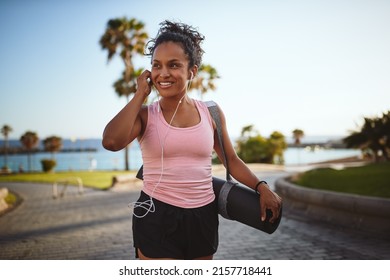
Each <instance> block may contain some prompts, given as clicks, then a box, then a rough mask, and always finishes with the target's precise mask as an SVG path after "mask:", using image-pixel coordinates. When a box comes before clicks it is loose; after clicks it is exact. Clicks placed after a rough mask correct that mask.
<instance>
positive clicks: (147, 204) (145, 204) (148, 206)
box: [128, 95, 185, 218]
mask: <svg viewBox="0 0 390 280" xmlns="http://www.w3.org/2000/svg"><path fill="white" fill-rule="evenodd" d="M184 97H185V95H183V97H182V98H181V99H180V100H179V102H178V103H177V106H176V109H175V111H174V113H173V115H172V118H171V120H170V121H169V125H168V127H167V130H166V131H165V135H164V138H163V139H162V140H163V141H161V137H160V133H159V130H158V126H157V121H158V116H159V112H160V100H158V102H157V103H158V104H157V106H158V107H157V112H158V114H155V119H156V121H155V123H156V130H157V136H158V139H159V142H160V146H161V173H160V177H159V179H158V181H157V183H156V185H155V186H154V188H153V191H152V194H151V195H150V196H149V199H147V200H145V201H142V202H132V203H129V205H128V206H129V207H130V208H131V207H132V208H133V215H134V216H135V217H137V218H143V217H145V216H146V215H147V214H148V213H154V212H155V211H156V208H155V205H154V202H153V194H154V191H155V190H156V189H157V187H158V186H159V185H160V183H161V180H162V178H163V174H164V145H165V140H166V139H167V136H168V132H169V130H170V129H171V128H172V122H173V119H174V118H175V116H176V113H177V111H178V110H179V106H180V104H181V103H182V100H183V98H184ZM136 208H142V209H144V210H145V211H146V212H145V213H144V214H143V215H138V214H135V211H134V210H135V209H136Z"/></svg>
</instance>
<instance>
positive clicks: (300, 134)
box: [292, 128, 305, 146]
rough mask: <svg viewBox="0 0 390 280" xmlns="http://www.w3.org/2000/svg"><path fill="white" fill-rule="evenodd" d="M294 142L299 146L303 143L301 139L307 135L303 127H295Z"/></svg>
mask: <svg viewBox="0 0 390 280" xmlns="http://www.w3.org/2000/svg"><path fill="white" fill-rule="evenodd" d="M292 134H293V138H294V144H295V145H297V146H299V145H300V144H301V139H302V138H303V137H304V136H305V133H304V132H303V130H302V129H298V128H297V129H294V130H293V132H292Z"/></svg>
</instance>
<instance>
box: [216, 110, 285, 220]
mask: <svg viewBox="0 0 390 280" xmlns="http://www.w3.org/2000/svg"><path fill="white" fill-rule="evenodd" d="M218 109H219V113H220V116H221V126H222V138H223V143H224V148H225V154H226V158H227V162H228V166H229V171H230V174H231V175H232V176H233V177H234V178H235V179H236V180H237V181H239V182H240V183H242V184H244V185H246V186H248V187H250V188H252V189H255V187H256V184H257V183H258V182H259V181H260V180H259V179H258V178H257V176H256V175H255V174H254V173H253V172H252V171H251V170H250V169H249V168H248V167H247V166H246V164H245V163H244V162H243V161H242V160H241V159H240V158H239V157H238V156H237V153H236V151H235V150H234V147H233V145H232V142H231V141H230V137H229V134H228V132H227V128H226V119H225V116H224V114H223V112H222V110H221V109H220V108H219V107H218ZM214 139H215V140H214V149H215V151H216V153H217V155H218V157H219V158H220V160H221V161H222V162H223V155H222V149H221V147H220V145H219V141H218V135H217V131H216V130H215V133H214ZM225 167H226V166H225ZM258 190H259V192H260V194H261V195H260V206H261V209H260V211H261V220H263V221H264V220H265V218H266V209H270V210H271V211H272V213H273V215H272V218H271V220H270V221H271V222H273V221H275V220H276V218H277V217H278V216H279V212H280V206H281V198H280V197H279V196H278V195H277V194H276V193H274V192H273V191H271V190H270V189H269V188H268V186H267V185H266V184H264V183H262V184H260V185H259V187H258Z"/></svg>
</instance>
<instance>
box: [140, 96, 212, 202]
mask: <svg viewBox="0 0 390 280" xmlns="http://www.w3.org/2000/svg"><path fill="white" fill-rule="evenodd" d="M194 101H195V105H196V107H197V109H198V112H199V114H200V122H199V123H198V124H197V125H195V126H191V127H186V128H178V127H173V126H169V124H168V123H167V122H166V120H165V119H164V116H163V115H162V112H161V111H160V112H158V110H157V108H158V102H155V103H153V104H151V105H149V107H148V122H147V125H146V129H145V132H144V135H143V136H142V138H141V139H140V146H141V151H142V158H143V164H144V171H143V176H144V186H143V191H144V192H145V193H146V194H148V195H149V196H151V197H153V198H156V199H158V200H160V201H163V202H165V203H168V204H171V205H174V206H177V207H181V208H196V207H201V206H204V205H206V204H209V203H210V202H212V201H213V200H214V198H215V195H214V191H213V188H212V173H211V156H212V151H213V146H214V130H213V125H212V120H211V116H210V114H209V111H208V108H207V106H206V105H205V104H204V103H203V102H201V101H198V100H194ZM162 145H163V156H162Z"/></svg>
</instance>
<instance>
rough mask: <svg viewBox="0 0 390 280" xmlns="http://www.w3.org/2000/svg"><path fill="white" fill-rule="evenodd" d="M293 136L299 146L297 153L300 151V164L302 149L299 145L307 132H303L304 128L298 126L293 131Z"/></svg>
mask: <svg viewBox="0 0 390 280" xmlns="http://www.w3.org/2000/svg"><path fill="white" fill-rule="evenodd" d="M292 134H293V138H294V144H295V145H296V146H297V147H298V149H297V153H298V164H300V161H301V155H300V153H301V151H300V148H299V146H300V145H301V139H302V138H303V137H304V136H305V133H304V132H303V130H302V129H299V128H296V129H294V130H293V132H292Z"/></svg>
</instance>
